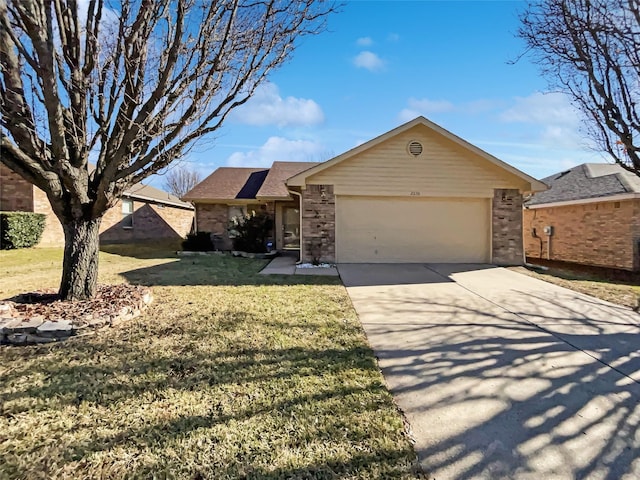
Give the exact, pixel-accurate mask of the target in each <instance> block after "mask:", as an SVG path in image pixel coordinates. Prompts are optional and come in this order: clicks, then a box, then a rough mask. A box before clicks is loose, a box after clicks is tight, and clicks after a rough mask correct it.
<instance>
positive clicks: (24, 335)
mask: <svg viewBox="0 0 640 480" xmlns="http://www.w3.org/2000/svg"><path fill="white" fill-rule="evenodd" d="M27 295H28V294H27ZM152 301H153V295H152V294H151V290H150V289H145V291H144V293H143V294H142V295H141V297H140V300H139V301H138V302H137V304H136V305H134V306H123V307H121V308H120V309H119V310H118V311H117V312H116V313H115V314H114V313H111V314H109V313H107V314H102V315H96V314H92V313H88V314H86V315H83V316H82V317H81V318H78V319H73V320H70V319H64V318H45V317H44V316H43V315H32V316H29V317H26V316H25V315H24V314H22V313H21V312H19V311H18V310H17V309H16V308H15V305H16V302H12V301H5V302H0V345H3V344H6V345H34V344H40V343H51V342H58V341H63V340H66V339H68V338H69V337H72V336H75V335H80V334H85V333H90V332H94V331H96V330H97V329H99V328H102V327H108V326H115V325H117V324H119V323H121V322H124V321H126V320H131V319H133V318H135V317H137V316H139V315H140V314H141V313H142V312H143V311H144V310H145V309H146V307H147V305H149V304H150V303H151V302H152Z"/></svg>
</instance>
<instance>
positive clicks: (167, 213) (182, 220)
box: [100, 200, 193, 243]
mask: <svg viewBox="0 0 640 480" xmlns="http://www.w3.org/2000/svg"><path fill="white" fill-rule="evenodd" d="M123 218H124V217H123V214H122V200H120V201H118V203H116V205H115V206H113V207H112V208H110V209H109V210H107V212H106V213H105V214H104V216H103V217H102V223H101V225H100V243H135V242H145V241H151V240H161V241H165V240H166V241H170V240H179V239H181V238H184V237H186V236H187V234H188V233H189V232H190V231H191V226H192V223H193V210H189V209H186V208H178V207H172V206H169V205H159V204H153V203H147V202H142V201H138V200H133V226H132V227H125V226H124V223H123Z"/></svg>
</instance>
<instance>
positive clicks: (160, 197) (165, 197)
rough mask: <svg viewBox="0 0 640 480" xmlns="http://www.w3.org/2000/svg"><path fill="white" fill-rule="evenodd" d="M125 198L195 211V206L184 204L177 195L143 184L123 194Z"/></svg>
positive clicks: (132, 187) (134, 186)
mask: <svg viewBox="0 0 640 480" xmlns="http://www.w3.org/2000/svg"><path fill="white" fill-rule="evenodd" d="M123 195H124V196H125V197H131V198H134V199H136V198H137V199H140V200H151V201H155V202H158V203H162V204H165V205H171V206H174V207H180V208H187V209H189V210H193V205H191V204H190V203H187V202H183V201H182V200H180V199H179V198H178V197H176V196H175V195H172V194H170V193H168V192H165V191H164V190H160V189H159V188H155V187H152V186H151V185H144V184H142V183H136V184H135V185H132V186H131V187H129V188H128V189H127V190H125V192H124V193H123Z"/></svg>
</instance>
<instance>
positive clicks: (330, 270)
mask: <svg viewBox="0 0 640 480" xmlns="http://www.w3.org/2000/svg"><path fill="white" fill-rule="evenodd" d="M260 275H325V276H330V277H337V276H338V269H337V268H336V267H335V266H331V267H325V268H321V267H315V268H314V267H310V268H300V267H298V266H296V258H295V257H291V256H286V255H283V256H278V257H275V258H274V259H273V260H271V262H269V264H268V265H267V266H266V267H264V268H263V269H262V271H261V272H260Z"/></svg>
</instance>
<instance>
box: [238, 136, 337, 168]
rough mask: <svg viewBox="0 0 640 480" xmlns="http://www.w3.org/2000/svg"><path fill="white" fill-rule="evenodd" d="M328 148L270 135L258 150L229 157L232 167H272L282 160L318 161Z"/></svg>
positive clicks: (306, 141)
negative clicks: (274, 163)
mask: <svg viewBox="0 0 640 480" xmlns="http://www.w3.org/2000/svg"><path fill="white" fill-rule="evenodd" d="M326 151H327V149H326V148H325V147H324V146H323V145H321V144H319V143H316V142H312V141H309V140H290V139H287V138H283V137H270V138H269V139H268V140H267V141H266V143H265V144H264V145H262V146H261V147H260V148H258V149H257V150H251V151H249V152H235V153H233V154H231V156H230V157H229V158H228V159H227V165H228V166H230V167H270V166H271V164H272V163H273V162H275V161H277V160H280V161H287V160H288V161H297V162H306V161H317V158H319V157H321V156H322V155H324V154H325V152H326Z"/></svg>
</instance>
